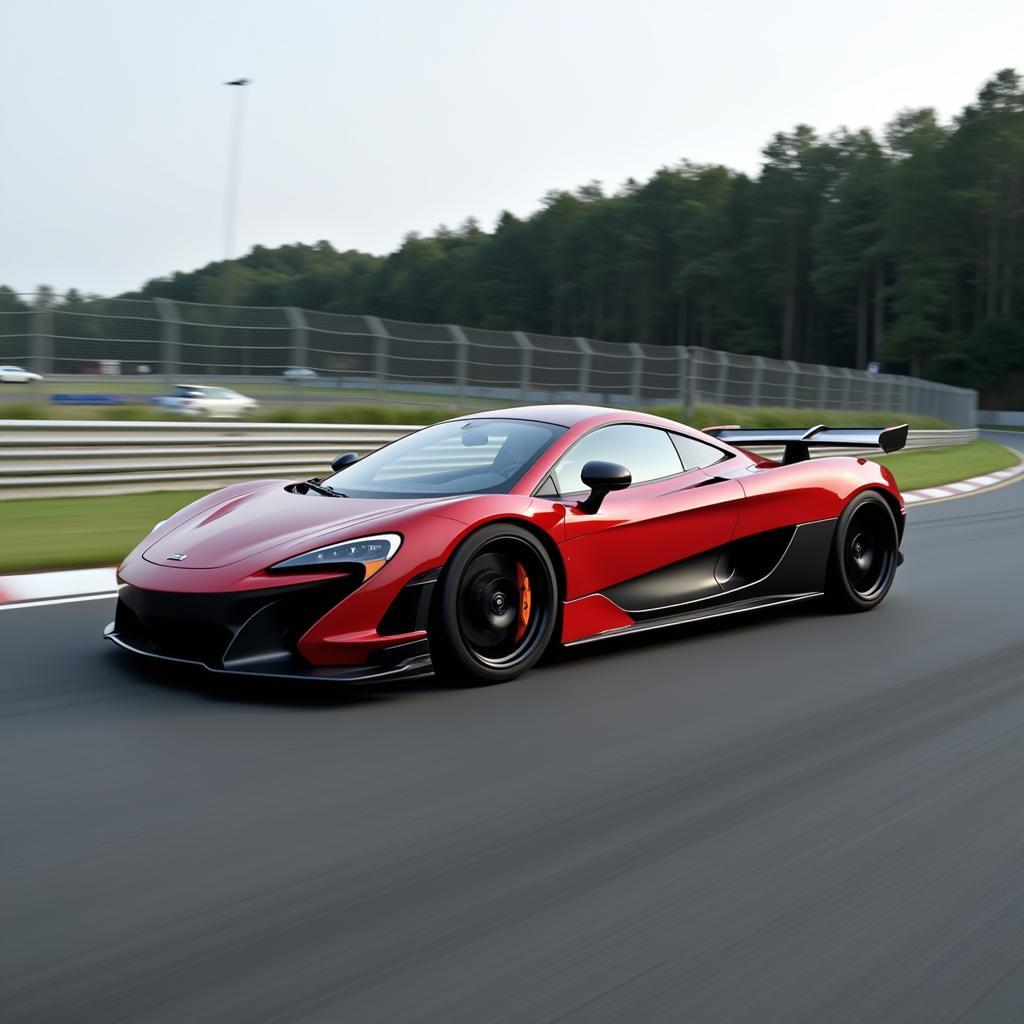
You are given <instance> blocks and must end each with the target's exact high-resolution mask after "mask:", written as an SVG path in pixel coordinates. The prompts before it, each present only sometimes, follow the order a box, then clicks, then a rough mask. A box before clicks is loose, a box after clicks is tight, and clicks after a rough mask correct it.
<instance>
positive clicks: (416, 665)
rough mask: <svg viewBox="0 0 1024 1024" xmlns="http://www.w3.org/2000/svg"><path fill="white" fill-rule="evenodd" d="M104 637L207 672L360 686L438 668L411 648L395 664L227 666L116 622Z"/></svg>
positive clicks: (279, 661) (290, 661)
mask: <svg viewBox="0 0 1024 1024" xmlns="http://www.w3.org/2000/svg"><path fill="white" fill-rule="evenodd" d="M103 636H104V638H105V639H107V640H110V641H111V642H112V643H114V644H116V645H117V646H118V647H120V648H122V649H123V650H126V651H130V652H131V653H132V654H138V655H140V656H141V657H144V658H151V659H152V660H154V661H162V662H165V663H167V664H173V665H187V666H188V667H190V668H193V669H202V670H203V671H204V672H213V673H216V674H217V675H229V676H252V677H255V678H260V679H292V680H299V681H302V682H325V683H347V684H352V685H357V684H360V683H379V682H387V681H391V680H394V681H404V680H408V679H424V678H426V677H428V676H431V675H433V671H434V669H433V665H432V663H431V660H430V655H429V654H422V653H419V654H416V653H413V652H411V651H410V656H409V657H407V658H405V659H403V660H401V661H398V662H396V663H395V664H393V665H359V666H354V667H353V666H349V665H345V666H337V667H331V666H323V665H310V664H309V663H308V662H305V661H302V660H301V659H299V658H276V659H266V660H262V661H260V660H253V661H249V662H242V661H239V662H231V663H229V664H226V665H208V664H206V662H203V661H194V660H192V659H189V658H176V657H173V656H172V655H169V654H162V653H160V652H159V651H155V650H153V649H152V648H148V647H146V645H145V643H144V642H143V641H140V640H137V639H135V638H132V637H127V636H124V635H123V634H121V633H118V632H117V630H116V629H115V624H114V623H113V622H111V623H110V624H109V625H108V626H107V627H106V629H104V630H103ZM408 646H409V647H410V648H411V647H413V646H414V645H413V644H409V645H408ZM417 646H418V643H417ZM395 653H398V651H397V650H396V651H395Z"/></svg>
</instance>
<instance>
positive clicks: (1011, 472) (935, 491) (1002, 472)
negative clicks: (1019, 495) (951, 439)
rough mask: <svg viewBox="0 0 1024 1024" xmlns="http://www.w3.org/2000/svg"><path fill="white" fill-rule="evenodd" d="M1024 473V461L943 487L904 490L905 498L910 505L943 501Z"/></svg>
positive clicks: (996, 484)
mask: <svg viewBox="0 0 1024 1024" xmlns="http://www.w3.org/2000/svg"><path fill="white" fill-rule="evenodd" d="M1021 473H1024V462H1019V463H1017V465H1016V466H1011V467H1010V468H1009V469H997V470H996V471H995V472H993V473H986V474H985V475H984V476H972V477H968V478H967V479H966V480H957V481H956V483H952V484H943V485H942V486H941V487H924V488H922V489H921V490H919V491H904V492H903V500H904V501H905V502H906V503H907V504H908V505H918V504H920V503H922V502H928V501H942V499H943V498H959V497H960V496H961V495H963V494H970V493H971V492H972V491H983V490H985V489H986V488H988V487H997V486H998V485H999V484H1004V483H1006V481H1007V480H1012V479H1013V478H1014V477H1016V476H1020V474H1021Z"/></svg>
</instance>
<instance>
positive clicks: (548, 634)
mask: <svg viewBox="0 0 1024 1024" xmlns="http://www.w3.org/2000/svg"><path fill="white" fill-rule="evenodd" d="M558 599H559V594H558V580H557V578H556V576H555V569H554V566H553V565H552V564H551V558H550V557H549V555H548V553H547V551H546V550H545V549H544V546H543V545H542V544H541V543H540V541H538V540H537V539H536V538H535V537H534V536H533V535H532V534H531V533H529V531H527V530H524V529H522V528H521V527H518V526H514V525H512V524H505V523H496V524H495V525H493V526H486V527H484V528H483V529H481V530H478V531H477V532H476V533H473V534H471V535H470V536H469V537H467V538H466V540H464V541H463V542H462V544H461V545H460V546H459V547H458V548H457V549H456V551H455V553H454V554H453V555H452V557H451V558H449V559H448V563H447V565H446V566H445V569H444V572H443V573H442V575H441V579H440V581H439V583H438V589H437V593H436V595H435V600H434V605H433V608H432V609H431V619H430V625H429V627H428V636H429V639H430V654H431V658H432V660H433V662H434V671H435V673H436V675H437V677H438V679H439V680H440V681H441V682H453V683H457V684H459V685H463V686H480V685H488V684H491V683H504V682H508V681H509V680H511V679H515V678H516V677H517V676H520V675H522V674H523V673H524V672H526V671H527V670H528V669H530V668H532V667H533V666H534V665H535V664H536V663H537V661H538V660H539V659H540V658H541V656H542V655H543V654H544V651H545V650H546V649H547V647H548V645H549V644H550V642H551V638H552V636H553V635H554V632H555V624H556V622H557V619H558V614H557V611H558Z"/></svg>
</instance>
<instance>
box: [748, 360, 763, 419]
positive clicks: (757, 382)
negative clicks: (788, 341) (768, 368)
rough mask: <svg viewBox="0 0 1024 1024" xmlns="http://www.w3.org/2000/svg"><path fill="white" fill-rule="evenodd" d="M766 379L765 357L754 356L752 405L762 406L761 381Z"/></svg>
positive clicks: (751, 389)
mask: <svg viewBox="0 0 1024 1024" xmlns="http://www.w3.org/2000/svg"><path fill="white" fill-rule="evenodd" d="M763 379H764V356H754V372H753V374H752V375H751V378H750V404H751V405H753V406H755V407H756V406H758V405H760V404H761V381H762V380H763Z"/></svg>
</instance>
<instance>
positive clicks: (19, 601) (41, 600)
mask: <svg viewBox="0 0 1024 1024" xmlns="http://www.w3.org/2000/svg"><path fill="white" fill-rule="evenodd" d="M116 593H117V570H116V569H72V570H69V571H66V572H31V573H29V572H26V573H20V574H18V575H16V576H0V607H4V608H9V607H12V606H16V607H23V606H25V605H29V604H49V603H51V602H53V601H55V600H59V601H66V600H77V601H85V600H92V599H93V598H99V597H113V596H114V595H115V594H116Z"/></svg>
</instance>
